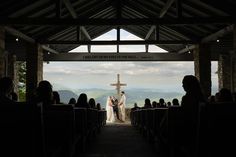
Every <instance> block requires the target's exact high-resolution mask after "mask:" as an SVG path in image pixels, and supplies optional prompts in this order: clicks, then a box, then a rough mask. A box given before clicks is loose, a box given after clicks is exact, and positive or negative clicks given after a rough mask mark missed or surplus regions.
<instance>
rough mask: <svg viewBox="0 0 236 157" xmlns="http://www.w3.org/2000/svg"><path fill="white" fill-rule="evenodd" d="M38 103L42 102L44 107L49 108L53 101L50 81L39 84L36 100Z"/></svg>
mask: <svg viewBox="0 0 236 157" xmlns="http://www.w3.org/2000/svg"><path fill="white" fill-rule="evenodd" d="M34 101H35V102H36V103H40V102H42V103H43V105H44V106H49V105H51V104H52V101H53V92H52V85H51V83H50V82H49V81H46V80H43V81H41V82H39V84H38V87H37V89H36V95H35V98H34Z"/></svg>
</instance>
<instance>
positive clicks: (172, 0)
mask: <svg viewBox="0 0 236 157" xmlns="http://www.w3.org/2000/svg"><path fill="white" fill-rule="evenodd" d="M174 1H175V0H168V1H167V2H166V4H165V6H164V7H163V8H162V10H161V12H160V15H159V17H160V18H162V17H163V16H164V15H165V14H166V13H167V11H168V9H169V8H170V7H171V5H172V4H173V3H174Z"/></svg>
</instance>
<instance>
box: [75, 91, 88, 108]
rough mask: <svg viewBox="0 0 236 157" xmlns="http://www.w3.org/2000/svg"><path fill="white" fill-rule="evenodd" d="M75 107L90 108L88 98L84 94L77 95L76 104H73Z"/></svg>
mask: <svg viewBox="0 0 236 157" xmlns="http://www.w3.org/2000/svg"><path fill="white" fill-rule="evenodd" d="M75 107H82V108H90V106H89V103H88V97H87V95H86V94H85V93H81V94H80V95H79V98H78V100H77V103H76V104H75Z"/></svg>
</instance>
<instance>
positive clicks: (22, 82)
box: [18, 62, 26, 101]
mask: <svg viewBox="0 0 236 157" xmlns="http://www.w3.org/2000/svg"><path fill="white" fill-rule="evenodd" d="M18 77H19V85H18V89H19V101H25V100H26V99H25V94H26V62H18Z"/></svg>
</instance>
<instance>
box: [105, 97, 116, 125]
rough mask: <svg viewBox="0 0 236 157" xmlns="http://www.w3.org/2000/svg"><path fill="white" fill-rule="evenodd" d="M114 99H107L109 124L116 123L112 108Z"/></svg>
mask: <svg viewBox="0 0 236 157" xmlns="http://www.w3.org/2000/svg"><path fill="white" fill-rule="evenodd" d="M112 105H113V103H112V97H111V96H108V98H107V104H106V111H107V121H108V122H114V121H115V116H114V111H113V107H112Z"/></svg>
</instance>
